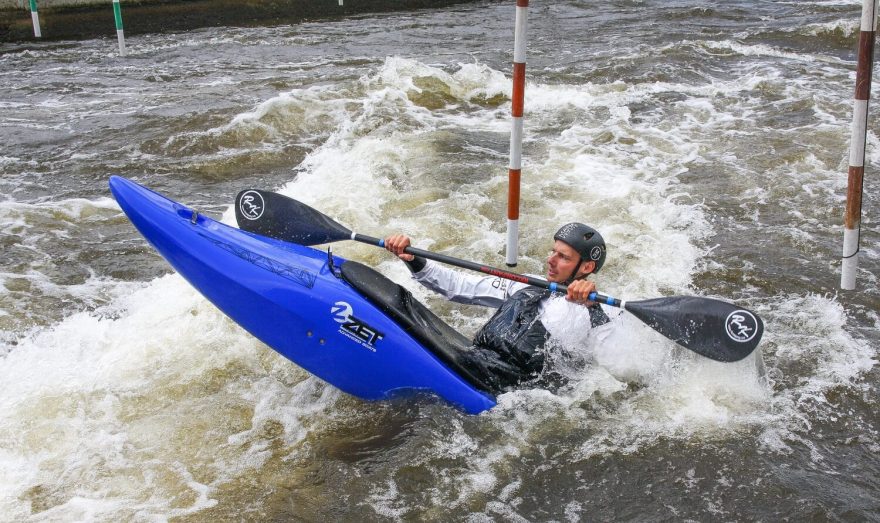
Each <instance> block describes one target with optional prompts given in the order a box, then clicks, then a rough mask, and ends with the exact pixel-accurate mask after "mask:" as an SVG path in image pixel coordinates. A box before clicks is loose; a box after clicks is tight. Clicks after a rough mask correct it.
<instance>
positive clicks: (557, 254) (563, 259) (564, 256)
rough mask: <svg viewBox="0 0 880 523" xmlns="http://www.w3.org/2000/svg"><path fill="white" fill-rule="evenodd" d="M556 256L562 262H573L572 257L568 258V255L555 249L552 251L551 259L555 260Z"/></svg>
mask: <svg viewBox="0 0 880 523" xmlns="http://www.w3.org/2000/svg"><path fill="white" fill-rule="evenodd" d="M554 256H556V257H558V258H559V259H560V260H562V261H564V262H570V261H571V260H572V257H571V256H568V255H567V254H562V253H561V252H559V251H557V250H556V249H553V250H552V251H550V255H549V257H550V258H553V257H554Z"/></svg>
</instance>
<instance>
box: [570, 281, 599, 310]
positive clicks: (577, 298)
mask: <svg viewBox="0 0 880 523" xmlns="http://www.w3.org/2000/svg"><path fill="white" fill-rule="evenodd" d="M595 291H596V284H595V283H594V282H592V281H590V280H575V281H573V282H571V285H569V286H568V294H566V296H565V299H566V300H568V301H573V302H575V303H580V304H583V305H586V306H587V307H590V306H592V305H593V304H595V303H596V302H594V301H590V293H592V292H595Z"/></svg>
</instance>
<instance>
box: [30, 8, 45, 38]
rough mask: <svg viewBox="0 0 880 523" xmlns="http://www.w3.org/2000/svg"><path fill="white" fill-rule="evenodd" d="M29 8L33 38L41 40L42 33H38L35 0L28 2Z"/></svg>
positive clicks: (38, 18) (38, 21)
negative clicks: (32, 25)
mask: <svg viewBox="0 0 880 523" xmlns="http://www.w3.org/2000/svg"><path fill="white" fill-rule="evenodd" d="M30 6H31V22H33V24H34V36H35V37H36V38H42V37H43V32H42V31H40V15H39V14H38V13H37V0H30Z"/></svg>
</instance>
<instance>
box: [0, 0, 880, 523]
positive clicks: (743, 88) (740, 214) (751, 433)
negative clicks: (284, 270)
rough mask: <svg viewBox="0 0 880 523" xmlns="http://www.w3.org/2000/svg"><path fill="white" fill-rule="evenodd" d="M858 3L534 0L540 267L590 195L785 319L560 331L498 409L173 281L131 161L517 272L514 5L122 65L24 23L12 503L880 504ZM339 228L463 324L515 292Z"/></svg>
mask: <svg viewBox="0 0 880 523" xmlns="http://www.w3.org/2000/svg"><path fill="white" fill-rule="evenodd" d="M860 4H861V2H859V1H849V0H848V1H843V0H822V1H818V0H817V1H809V0H798V1H790V2H786V1H776V2H766V1H757V0H733V1H730V2H709V1H705V0H689V1H667V0H643V1H635V0H599V1H597V2H579V1H571V0H554V1H546V2H535V3H533V5H532V6H531V7H530V10H529V27H528V41H529V45H528V68H527V80H528V81H527V86H526V100H525V111H526V115H525V139H526V141H525V144H524V165H523V209H522V219H521V230H522V246H521V259H520V264H519V267H518V270H522V271H524V272H533V273H541V272H543V268H542V267H543V260H544V258H545V256H546V253H547V252H548V251H549V249H550V246H551V242H550V236H551V234H552V232H553V231H555V229H556V227H557V226H558V225H559V224H560V223H563V222H567V221H572V220H578V221H584V222H587V223H591V224H593V225H595V226H596V227H597V228H599V229H600V230H601V231H602V232H603V234H604V235H605V237H606V239H607V241H608V243H609V256H608V262H607V263H606V266H605V269H603V271H602V272H601V273H600V274H599V275H598V276H597V277H596V280H597V284H598V286H599V288H600V290H603V291H604V292H607V293H610V294H613V295H616V296H620V297H624V298H628V299H637V298H651V297H657V296H665V295H677V294H698V295H704V296H711V297H717V298H727V299H733V300H736V301H738V302H740V303H742V304H743V305H745V306H748V307H750V308H752V309H753V310H756V311H757V312H758V313H759V314H761V316H762V317H763V318H764V321H765V322H766V329H767V332H766V335H765V336H764V341H763V342H762V346H761V348H760V350H759V351H757V352H756V353H755V355H754V356H752V357H749V358H747V359H746V360H744V361H742V362H739V363H735V364H722V363H716V362H713V361H709V360H706V359H703V358H700V357H698V356H695V355H693V354H691V353H689V352H688V351H686V350H683V349H678V348H676V347H674V346H673V345H672V344H671V343H669V342H667V341H665V340H664V339H662V338H661V337H660V336H659V335H657V334H655V333H653V332H652V331H651V330H650V329H648V328H646V327H643V326H641V325H639V323H638V321H636V320H633V319H629V318H622V319H621V321H623V322H628V327H629V328H627V329H624V330H623V331H622V333H621V334H619V335H618V336H617V338H616V339H614V340H613V343H611V342H609V343H608V344H603V345H601V346H592V347H582V348H580V350H577V351H569V353H566V354H559V356H560V358H558V359H559V361H560V362H562V363H561V365H567V366H568V367H566V368H567V369H568V370H571V371H573V372H572V375H573V376H574V378H573V380H572V382H571V383H570V384H569V385H568V386H566V387H564V388H562V389H560V390H556V391H546V390H538V389H533V390H519V391H515V392H510V393H507V394H504V395H502V396H500V397H499V405H498V406H497V407H496V408H494V409H493V410H491V411H489V412H486V413H483V414H481V415H479V416H468V415H465V414H463V413H461V412H460V411H458V410H456V409H455V408H453V407H450V406H448V405H446V404H443V403H440V402H438V401H434V400H431V399H430V398H417V399H408V400H396V401H393V402H380V403H369V402H364V401H361V400H358V399H355V398H352V397H349V396H347V395H345V394H343V393H340V392H339V391H337V390H336V389H334V388H332V387H330V386H327V385H325V384H324V383H322V382H321V381H319V380H317V379H316V378H313V377H309V376H308V375H307V374H306V373H304V372H303V371H301V370H299V369H298V368H297V367H296V366H295V365H293V364H291V363H290V362H288V361H287V360H285V359H283V358H282V357H280V356H278V355H276V354H275V353H274V352H273V351H272V350H271V349H269V348H268V347H266V346H265V345H262V344H261V343H259V342H257V341H256V340H255V339H253V338H252V337H251V336H249V335H248V334H247V333H246V332H244V331H243V330H242V329H240V328H239V327H237V326H236V325H235V324H234V323H232V322H231V321H230V320H228V319H226V318H225V317H224V316H223V315H222V314H221V313H220V312H218V311H217V310H216V309H215V308H214V307H213V306H212V305H211V304H210V303H208V302H207V301H206V300H204V299H203V298H202V297H200V295H198V294H197V293H196V292H195V291H194V290H193V289H192V288H191V287H189V286H188V284H187V283H186V282H185V281H184V280H182V279H181V278H180V277H179V276H177V275H175V274H174V273H173V272H172V271H171V269H170V267H169V266H168V265H167V263H165V261H164V260H163V259H161V258H160V257H159V256H158V255H157V254H156V253H155V252H154V251H153V250H152V249H151V248H150V247H149V245H148V244H146V242H145V241H144V240H143V239H142V238H141V237H140V236H139V235H138V234H137V232H136V231H135V230H134V228H133V227H132V226H131V224H130V223H129V222H128V221H127V219H126V218H125V217H124V215H122V213H121V212H120V210H119V208H118V207H117V205H116V204H115V202H114V200H112V199H111V197H110V195H109V191H108V189H107V180H108V177H109V176H110V175H111V174H121V175H124V176H127V177H131V178H134V179H135V180H137V181H139V182H141V183H143V184H146V185H148V186H149V187H151V188H153V189H155V190H158V191H160V192H163V193H165V194H167V195H169V196H170V197H172V198H174V199H176V200H179V201H182V202H184V203H187V204H190V205H193V206H195V207H196V208H198V209H200V210H202V211H204V212H206V213H207V214H209V215H212V216H214V217H222V218H223V219H224V220H225V221H227V222H229V223H233V222H234V219H233V215H232V211H231V202H232V200H233V198H234V196H235V194H236V193H237V192H238V191H239V190H240V189H242V188H246V187H259V188H268V189H275V190H280V191H282V192H284V193H285V194H288V195H291V196H294V197H296V198H298V199H300V200H303V201H305V202H307V203H309V204H311V205H313V206H315V207H317V208H318V209H320V210H322V211H323V212H325V213H326V214H329V215H330V216H333V217H334V218H336V219H338V220H339V221H341V222H343V223H345V224H347V225H349V226H350V227H352V228H353V229H355V230H358V231H361V232H363V233H367V234H373V235H376V236H380V235H383V234H385V233H388V232H392V231H403V232H406V233H408V234H410V235H411V236H413V237H414V238H415V243H416V245H417V246H419V247H422V248H427V249H431V250H436V251H441V252H446V253H449V254H451V255H454V256H458V257H461V258H466V259H471V260H476V261H481V262H485V263H489V264H493V265H503V260H504V258H503V251H504V246H503V241H504V236H505V227H506V225H505V208H506V201H505V200H506V179H507V176H506V174H507V152H508V140H509V129H510V120H509V111H510V99H509V96H510V71H511V61H512V44H513V20H514V7H513V3H512V2H504V3H499V2H482V3H481V2H478V3H474V4H469V5H466V6H458V7H453V8H448V9H442V10H436V11H431V10H427V11H416V12H405V13H392V14H383V15H371V16H361V17H357V18H352V19H347V20H342V21H332V22H314V23H303V24H299V25H292V26H277V27H269V28H246V29H241V28H222V27H221V28H211V29H204V30H198V31H191V32H187V33H180V34H153V35H145V36H138V37H133V38H129V39H128V40H127V44H128V51H129V54H128V56H126V57H124V58H120V57H119V56H118V55H117V50H116V42H115V41H114V40H111V39H97V40H86V41H75V42H73V41H71V42H41V43H28V44H3V45H2V46H0V81H2V85H3V89H2V94H0V135H2V141H0V192H2V197H0V244H2V253H3V254H2V265H0V283H2V287H0V520H6V521H26V520H34V521H69V520H94V521H157V520H165V519H169V520H175V521H217V520H236V521H239V520H260V521H300V520H302V521H314V520H321V519H325V520H341V521H400V520H406V521H423V520H457V521H578V520H597V521H602V520H688V519H690V520H700V521H708V520H715V519H721V520H780V519H785V520H788V519H790V520H795V521H801V520H813V521H823V520H847V521H853V520H880V476H878V473H880V460H878V458H877V453H878V451H880V433H878V430H880V417H878V411H877V407H876V402H877V387H876V383H877V380H878V378H880V372H878V370H877V365H876V363H877V361H876V359H877V350H878V347H880V334H878V324H880V316H878V309H880V291H878V284H877V281H878V275H880V249H878V241H880V234H878V228H877V225H876V224H877V214H878V201H880V198H878V193H880V186H878V184H877V183H876V180H877V176H875V175H876V173H877V172H878V170H880V169H878V168H880V140H878V135H877V133H875V132H873V130H872V131H871V132H870V135H869V143H868V158H867V164H866V165H867V168H866V171H867V175H866V178H867V181H866V197H865V202H864V210H865V214H864V221H863V230H862V251H861V262H860V271H859V276H858V277H859V289H858V291H855V292H842V291H839V290H838V282H839V269H840V262H839V256H840V252H841V243H842V215H843V209H844V199H845V193H846V170H847V165H848V146H849V144H848V142H849V125H850V119H851V114H852V109H851V107H852V101H851V100H852V93H853V88H854V78H855V49H856V39H857V36H858V21H859V17H860ZM873 121H874V118H872V120H871V122H873ZM871 127H873V126H872V125H869V128H871ZM334 249H335V252H336V253H337V254H341V255H343V256H346V257H349V258H354V259H358V260H360V261H362V262H365V263H368V264H370V265H372V266H374V267H376V268H377V269H378V270H380V271H382V272H383V273H385V274H386V275H388V276H389V277H391V278H392V279H394V280H396V281H398V282H401V283H403V284H404V285H406V286H407V287H409V288H410V289H412V290H413V292H414V293H415V294H416V295H417V296H418V297H419V298H420V299H422V300H423V301H425V302H426V303H427V304H428V305H429V306H430V307H431V308H432V309H434V310H435V311H437V312H438V314H440V315H441V316H442V317H443V318H444V319H446V320H447V321H448V322H449V323H451V324H452V325H454V326H455V327H456V328H458V329H459V330H461V331H462V332H464V333H466V334H473V332H474V331H475V330H476V329H477V327H478V326H479V325H480V324H481V323H482V322H483V321H485V320H486V319H487V317H488V315H489V311H486V310H484V309H480V308H476V307H464V306H458V305H451V304H449V303H447V302H445V301H443V300H442V299H441V298H438V297H436V296H431V295H429V294H428V292H427V291H425V290H423V289H421V288H420V287H418V285H416V284H414V283H413V282H411V281H410V280H409V279H408V272H407V271H406V269H405V267H403V265H402V264H400V263H399V262H398V261H396V260H394V259H392V258H391V257H390V256H389V255H387V253H385V252H384V251H381V250H379V249H374V248H371V247H368V246H363V245H359V244H352V243H351V242H347V243H346V242H343V243H339V244H336V245H335V246H334Z"/></svg>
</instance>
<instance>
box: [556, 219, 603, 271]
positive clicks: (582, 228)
mask: <svg viewBox="0 0 880 523" xmlns="http://www.w3.org/2000/svg"><path fill="white" fill-rule="evenodd" d="M553 239H554V240H559V241H561V242H565V243H567V244H568V245H570V246H571V248H572V249H574V250H576V251H577V252H578V254H580V255H581V261H582V262H585V261H594V262H596V268H595V269H593V272H594V273H595V272H599V269H601V268H602V264H604V263H605V240H603V239H602V235H601V234H599V231H597V230H596V229H594V228H592V227H590V226H589V225H584V224H582V223H578V222H572V223H567V224H565V225H563V226H562V227H560V228H559V230H558V231H556V234H554V235H553Z"/></svg>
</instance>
